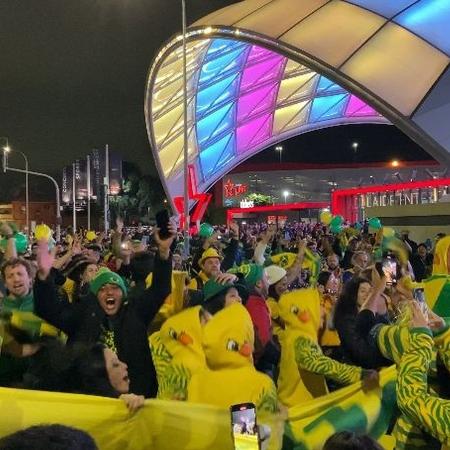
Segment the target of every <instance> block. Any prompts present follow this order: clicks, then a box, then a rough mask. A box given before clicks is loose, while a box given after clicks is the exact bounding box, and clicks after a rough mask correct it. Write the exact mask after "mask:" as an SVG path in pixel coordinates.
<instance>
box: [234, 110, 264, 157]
mask: <svg viewBox="0 0 450 450" xmlns="http://www.w3.org/2000/svg"><path fill="white" fill-rule="evenodd" d="M271 128H272V113H269V114H264V115H263V116H261V117H258V118H257V119H254V120H252V121H250V122H247V123H246V124H245V125H242V126H241V127H239V128H238V129H237V151H238V153H239V154H241V153H245V152H246V151H247V150H250V148H252V147H254V146H255V145H257V144H259V143H260V142H262V141H264V140H266V139H268V138H269V137H270V130H271Z"/></svg>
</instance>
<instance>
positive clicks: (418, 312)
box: [410, 301, 428, 328]
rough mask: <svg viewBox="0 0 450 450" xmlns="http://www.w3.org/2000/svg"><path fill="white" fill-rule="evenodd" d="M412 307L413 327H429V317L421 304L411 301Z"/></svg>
mask: <svg viewBox="0 0 450 450" xmlns="http://www.w3.org/2000/svg"><path fill="white" fill-rule="evenodd" d="M411 309H412V318H411V324H410V326H411V328H428V317H426V315H425V314H424V312H423V310H422V307H421V305H420V304H419V303H417V302H416V301H413V302H411Z"/></svg>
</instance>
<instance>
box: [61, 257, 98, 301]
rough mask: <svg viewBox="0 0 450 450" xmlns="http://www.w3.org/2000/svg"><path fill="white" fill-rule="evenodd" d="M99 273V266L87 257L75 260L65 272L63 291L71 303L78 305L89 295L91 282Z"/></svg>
mask: <svg viewBox="0 0 450 450" xmlns="http://www.w3.org/2000/svg"><path fill="white" fill-rule="evenodd" d="M97 272H98V265H97V264H96V263H95V261H94V260H93V259H89V258H87V257H85V256H80V257H76V258H73V259H72V261H71V262H70V264H69V266H68V267H67V269H66V270H65V275H66V277H67V278H66V282H65V283H64V285H63V289H64V290H65V291H66V293H67V296H68V297H69V300H70V302H71V303H78V302H80V301H81V300H82V299H83V298H84V297H87V296H88V295H89V282H90V281H91V280H92V279H93V278H94V277H95V275H96V274H97Z"/></svg>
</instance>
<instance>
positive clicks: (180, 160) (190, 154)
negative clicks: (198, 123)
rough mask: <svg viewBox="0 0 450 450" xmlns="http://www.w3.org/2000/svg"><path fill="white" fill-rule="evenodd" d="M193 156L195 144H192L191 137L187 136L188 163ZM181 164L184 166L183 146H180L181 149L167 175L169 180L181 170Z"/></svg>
mask: <svg viewBox="0 0 450 450" xmlns="http://www.w3.org/2000/svg"><path fill="white" fill-rule="evenodd" d="M194 154H196V152H195V143H194V139H192V135H191V134H189V140H188V160H189V162H191V161H192V160H193V157H194ZM183 164H184V153H183V144H181V147H180V149H179V154H178V159H177V161H176V163H175V164H174V166H173V168H172V172H171V173H170V174H169V178H172V177H174V176H175V175H176V174H177V173H178V172H180V171H181V170H183Z"/></svg>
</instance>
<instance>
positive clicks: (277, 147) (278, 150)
mask: <svg viewBox="0 0 450 450" xmlns="http://www.w3.org/2000/svg"><path fill="white" fill-rule="evenodd" d="M275 150H276V151H277V152H278V153H279V154H280V164H281V154H282V153H283V146H282V145H277V146H276V147H275Z"/></svg>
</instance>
